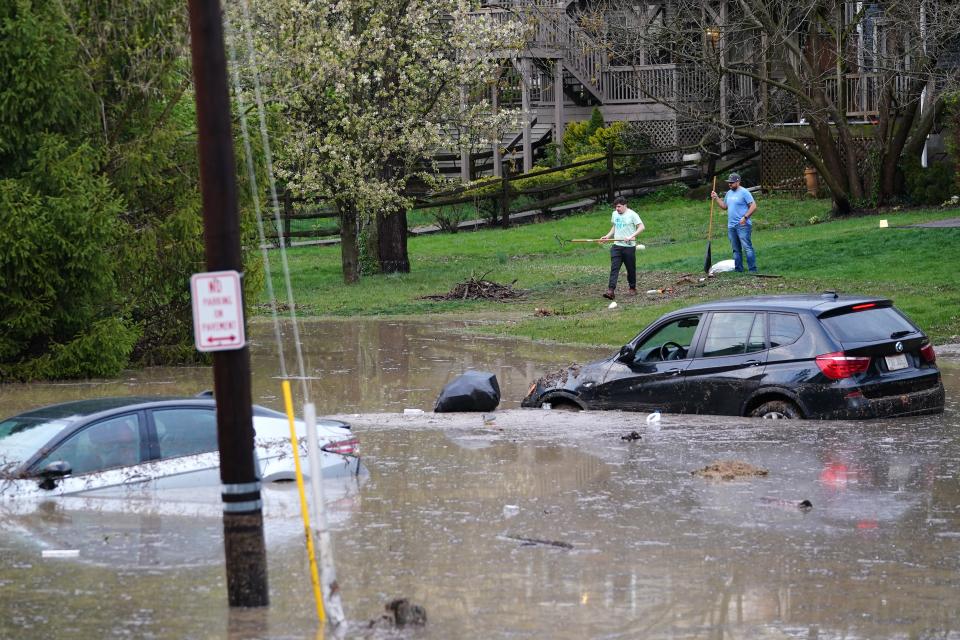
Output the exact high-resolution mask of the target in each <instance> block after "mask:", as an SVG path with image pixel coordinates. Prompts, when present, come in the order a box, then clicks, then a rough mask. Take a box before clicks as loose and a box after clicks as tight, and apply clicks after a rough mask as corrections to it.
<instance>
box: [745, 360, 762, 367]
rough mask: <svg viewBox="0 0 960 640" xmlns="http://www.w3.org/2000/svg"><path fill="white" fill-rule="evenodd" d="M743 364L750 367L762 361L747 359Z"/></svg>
mask: <svg viewBox="0 0 960 640" xmlns="http://www.w3.org/2000/svg"><path fill="white" fill-rule="evenodd" d="M744 364H746V365H747V366H750V367H758V366H760V365H761V364H763V363H762V362H760V361H759V360H747V361H746V362H745V363H744Z"/></svg>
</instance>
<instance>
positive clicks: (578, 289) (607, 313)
mask: <svg viewBox="0 0 960 640" xmlns="http://www.w3.org/2000/svg"><path fill="white" fill-rule="evenodd" d="M757 202H758V206H759V208H758V210H757V213H756V216H755V218H754V220H755V223H754V233H753V241H754V247H755V249H756V251H757V263H758V266H759V268H760V272H761V274H767V275H776V276H779V277H777V278H757V277H752V276H749V275H742V274H732V273H727V274H721V275H719V276H717V277H715V278H710V279H707V280H705V281H704V282H702V283H701V282H699V281H698V279H699V278H700V277H702V276H703V275H704V274H703V273H702V269H703V260H704V254H705V250H706V237H707V225H708V221H709V211H710V205H709V203H708V202H706V201H702V202H692V201H690V200H686V199H674V200H669V201H666V202H656V201H654V200H653V199H643V198H636V199H634V200H632V201H631V203H630V204H631V206H632V207H633V208H634V209H635V210H636V211H637V212H638V213H639V214H640V217H641V218H642V219H643V221H644V223H645V225H646V228H647V230H646V231H645V232H644V233H643V234H641V236H640V241H641V242H643V243H644V244H645V245H646V246H647V249H646V251H642V252H638V254H637V272H638V274H637V275H638V284H637V288H638V289H639V290H640V291H641V295H639V296H637V297H636V298H633V299H630V298H627V297H625V296H622V295H621V296H620V299H618V304H619V306H618V308H617V309H615V310H609V309H607V305H608V301H607V300H604V299H603V298H602V297H601V296H600V294H601V293H602V292H603V291H604V290H605V289H606V279H607V273H608V270H609V252H608V249H607V248H602V247H598V246H595V245H586V244H572V243H569V242H566V241H565V240H567V239H570V238H596V237H599V236H601V235H603V234H605V233H606V232H607V231H608V230H609V229H610V210H611V209H610V207H608V206H607V205H603V206H600V207H598V208H596V209H594V210H593V211H591V212H588V213H583V214H578V215H573V216H570V217H567V218H564V219H561V220H553V221H549V222H544V223H539V224H530V225H524V226H519V227H514V228H511V229H508V230H501V229H495V230H484V231H477V232H469V233H464V232H460V233H457V234H436V235H431V236H425V237H415V238H411V239H410V242H409V254H410V260H411V273H409V274H395V275H387V276H371V277H366V278H364V279H363V280H362V281H361V282H360V283H359V284H356V285H352V286H347V285H344V284H343V279H342V275H341V272H340V249H339V247H298V248H296V249H290V250H288V251H287V258H288V262H289V266H290V275H291V280H292V286H293V291H294V297H295V300H296V304H297V308H298V310H299V313H300V314H301V315H307V316H329V315H334V316H357V315H366V316H369V315H375V316H418V317H419V316H428V315H429V316H436V315H448V316H450V317H454V316H455V317H458V318H469V317H473V318H476V319H477V320H478V322H477V323H476V328H477V330H478V331H484V332H488V333H501V334H508V335H517V336H526V337H529V338H533V339H536V340H545V341H556V342H563V343H568V344H589V345H606V346H618V345H620V344H623V343H624V342H625V341H627V340H628V339H629V338H631V337H632V336H633V335H635V334H636V332H637V331H638V330H639V329H641V328H642V327H643V326H645V325H646V324H647V323H648V322H650V321H651V320H653V319H654V318H656V317H657V316H659V315H661V314H662V313H665V312H667V311H670V310H672V309H675V308H678V307H681V306H685V305H688V304H692V303H694V302H696V301H700V300H706V299H713V298H720V297H729V296H738V295H752V294H758V293H783V292H819V291H823V290H826V289H834V290H836V291H838V292H840V293H862V294H870V295H881V296H885V297H889V298H892V299H893V300H894V301H895V302H896V303H897V305H898V306H899V307H900V308H901V309H902V310H904V311H905V312H906V313H907V314H908V315H910V316H911V318H913V320H914V321H915V322H917V323H918V324H919V325H920V327H921V328H923V329H924V330H925V331H926V332H927V333H928V334H929V335H931V337H932V338H933V340H934V342H935V343H944V342H955V341H958V340H960V284H958V282H957V277H956V274H955V273H954V271H955V268H956V267H957V266H958V265H960V228H940V229H916V228H903V227H904V226H905V225H910V224H915V223H918V222H924V221H929V220H937V219H942V218H949V217H956V216H957V215H960V211H957V210H956V209H923V210H910V211H900V212H885V213H882V214H877V215H868V216H858V217H853V218H844V219H834V218H831V217H830V215H829V205H830V203H829V201H826V200H799V199H793V198H784V197H773V196H760V197H758V199H757ZM815 216H816V217H817V218H819V219H820V220H822V221H823V222H819V223H817V224H811V223H810V220H811V218H813V217H815ZM882 218H885V219H888V220H889V223H890V225H891V227H890V228H887V229H881V228H880V227H879V221H880V219H882ZM712 247H713V251H712V253H713V260H714V262H716V261H719V260H722V259H726V258H729V257H731V253H730V246H729V243H728V242H727V239H726V212H724V211H720V210H719V209H718V210H717V211H716V212H715V218H714V228H713V245H712ZM271 261H272V262H271V269H272V271H273V274H274V277H275V290H276V291H277V292H283V291H285V287H284V285H283V284H282V281H281V280H280V278H281V276H280V259H279V252H277V251H273V252H271ZM686 274H691V275H692V276H693V277H692V278H687V279H684V278H683V276H684V275H686ZM471 277H473V278H480V277H484V278H486V279H488V280H493V281H496V282H498V283H500V284H510V283H514V285H513V286H514V287H515V288H518V289H522V290H524V291H525V292H526V294H525V295H524V297H523V298H521V299H519V300H515V301H511V302H506V303H499V302H489V301H455V302H451V301H443V302H436V301H430V300H422V299H421V297H422V296H425V295H433V294H443V293H446V292H448V291H450V290H451V289H453V287H454V286H456V285H457V284H458V283H460V282H462V281H464V280H467V279H469V278H471ZM689 280H692V281H693V282H690V281H689ZM620 281H621V286H620V287H619V288H618V290H619V291H620V292H625V291H626V277H625V274H623V273H621V280H620ZM667 287H671V288H672V289H673V292H671V293H666V294H653V295H644V294H643V292H644V291H646V290H648V289H661V288H667ZM260 302H261V303H264V302H266V298H265V294H264V298H263V299H261V300H260ZM537 309H540V310H546V311H547V312H549V313H550V314H551V315H547V316H541V315H539V314H538V313H537V312H536V310H537ZM258 311H259V312H260V313H266V311H265V308H264V305H262V304H261V305H260V306H258ZM541 313H542V311H541Z"/></svg>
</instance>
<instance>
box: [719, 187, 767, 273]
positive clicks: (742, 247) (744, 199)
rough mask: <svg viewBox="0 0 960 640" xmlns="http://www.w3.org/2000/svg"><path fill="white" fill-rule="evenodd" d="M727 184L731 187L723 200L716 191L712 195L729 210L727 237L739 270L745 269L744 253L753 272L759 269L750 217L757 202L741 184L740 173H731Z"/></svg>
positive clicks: (734, 261)
mask: <svg viewBox="0 0 960 640" xmlns="http://www.w3.org/2000/svg"><path fill="white" fill-rule="evenodd" d="M727 186H729V187H730V189H729V190H728V191H727V193H726V194H725V195H724V196H723V200H721V199H720V196H718V195H717V192H716V191H711V192H710V197H711V198H713V199H714V200H716V201H717V205H718V206H719V207H720V208H721V209H725V210H726V211H727V237H728V238H729V239H730V246H731V247H732V248H733V264H734V268H735V269H736V270H737V271H743V257H742V256H743V254H746V257H747V269H749V270H750V272H752V273H756V271H757V257H756V255H755V254H754V252H753V242H752V241H751V240H750V234H751V232H752V231H753V221H752V220H751V219H750V218H751V217H752V216H753V213H754V211H756V210H757V203H756V202H755V201H754V199H753V195H752V194H751V193H750V192H749V191H747V190H746V189H745V188H744V187H741V186H740V174H739V173H731V174H730V175H729V177H727Z"/></svg>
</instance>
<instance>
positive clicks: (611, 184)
mask: <svg viewBox="0 0 960 640" xmlns="http://www.w3.org/2000/svg"><path fill="white" fill-rule="evenodd" d="M616 186H617V185H616V173H615V169H614V166H613V143H612V142H611V143H609V144H608V145H607V202H609V203H611V204H613V200H614V198H616V195H615V194H614V191H615V190H616Z"/></svg>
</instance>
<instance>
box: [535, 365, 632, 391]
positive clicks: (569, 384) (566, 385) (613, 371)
mask: <svg viewBox="0 0 960 640" xmlns="http://www.w3.org/2000/svg"><path fill="white" fill-rule="evenodd" d="M629 372H630V368H629V367H627V366H626V365H624V364H622V363H620V362H617V360H616V359H615V358H607V359H605V360H596V361H594V362H588V363H587V364H582V365H581V364H576V363H574V364H571V365H570V366H568V367H564V368H562V369H559V370H558V371H554V372H553V373H548V374H546V375H545V376H541V377H540V378H539V379H538V380H537V386H538V387H539V389H540V390H541V391H543V390H547V389H567V390H570V391H572V390H575V389H578V388H581V387H584V386H587V387H589V386H593V385H595V384H601V383H603V382H604V381H605V380H607V379H608V378H609V377H610V376H617V375H618V374H623V373H629Z"/></svg>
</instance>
